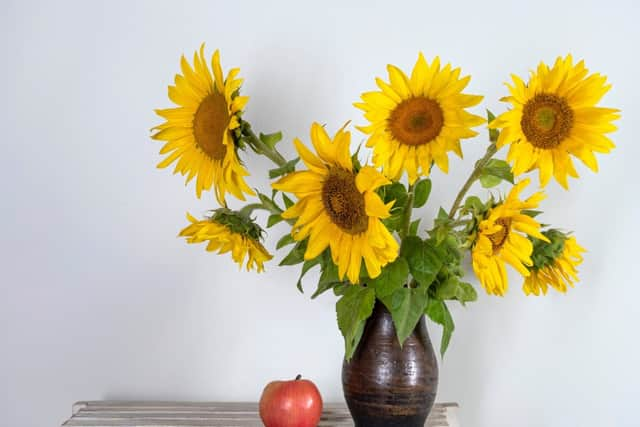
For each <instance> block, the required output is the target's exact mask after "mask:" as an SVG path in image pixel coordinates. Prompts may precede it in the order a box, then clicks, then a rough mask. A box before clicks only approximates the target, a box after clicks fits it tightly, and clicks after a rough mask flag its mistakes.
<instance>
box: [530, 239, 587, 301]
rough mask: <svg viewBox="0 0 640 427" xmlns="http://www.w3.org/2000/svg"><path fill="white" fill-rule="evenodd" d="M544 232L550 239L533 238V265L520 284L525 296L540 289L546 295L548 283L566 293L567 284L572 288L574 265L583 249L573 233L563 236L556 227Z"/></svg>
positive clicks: (575, 266) (537, 292)
mask: <svg viewBox="0 0 640 427" xmlns="http://www.w3.org/2000/svg"><path fill="white" fill-rule="evenodd" d="M544 234H545V235H546V236H547V237H548V238H549V240H550V241H551V242H550V243H544V242H541V241H535V240H534V250H533V252H534V255H533V260H534V265H533V267H532V268H531V269H530V270H531V274H530V275H529V277H527V278H525V281H524V284H523V286H522V289H523V291H524V293H525V294H527V295H531V294H534V295H540V291H542V294H544V295H546V294H547V289H548V287H549V286H551V287H553V288H554V289H555V290H557V291H559V292H562V293H566V292H567V289H568V286H571V287H573V284H574V283H575V282H577V281H578V270H577V266H578V265H580V264H581V263H582V253H583V252H585V251H586V250H585V249H584V248H583V247H582V246H580V245H579V244H578V242H577V240H576V238H575V237H573V236H565V235H564V234H562V233H560V232H558V231H556V230H550V231H549V232H545V233H544ZM567 285H568V286H567Z"/></svg>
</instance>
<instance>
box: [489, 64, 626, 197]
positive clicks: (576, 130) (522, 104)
mask: <svg viewBox="0 0 640 427" xmlns="http://www.w3.org/2000/svg"><path fill="white" fill-rule="evenodd" d="M587 74H588V70H587V69H586V68H585V66H584V61H580V62H579V63H577V64H575V65H573V59H572V57H571V55H567V56H566V57H565V58H564V59H563V58H561V57H558V58H557V59H556V62H555V64H554V65H553V67H551V68H549V67H548V66H547V65H546V64H544V63H542V62H541V63H540V65H538V69H537V72H532V73H531V76H530V78H529V82H528V83H526V84H525V83H524V81H523V80H522V79H521V78H520V77H518V76H515V75H512V77H511V78H512V79H513V85H509V84H507V87H508V88H509V92H510V96H508V97H506V98H504V100H505V101H507V102H509V103H511V106H512V107H513V108H512V109H511V110H510V111H507V112H505V113H502V114H501V115H500V116H498V117H497V118H496V119H495V120H493V121H492V122H491V123H490V124H489V127H490V128H492V129H500V130H501V132H500V136H499V138H498V142H497V146H498V148H500V147H502V146H504V145H506V144H511V145H510V147H509V154H508V156H507V160H509V162H510V163H512V165H513V173H514V174H515V175H520V174H522V173H524V172H528V171H529V170H532V169H536V168H537V169H538V172H539V179H540V184H541V185H542V186H545V185H546V184H547V183H548V182H549V179H550V178H551V175H553V176H554V177H555V179H556V181H558V183H559V184H560V185H562V186H563V187H564V188H565V189H568V188H569V185H568V182H567V176H572V177H574V178H577V177H578V173H577V172H576V170H575V167H574V165H573V161H572V158H571V155H573V156H575V157H577V158H578V159H580V160H581V161H582V162H583V163H584V164H585V165H586V166H587V167H588V168H590V169H591V170H593V171H594V172H597V171H598V162H597V161H596V158H595V156H594V154H593V153H594V152H598V153H608V152H610V151H611V150H612V149H613V148H614V147H615V146H614V144H613V142H611V140H610V139H609V138H608V137H607V136H606V134H607V133H610V132H613V131H614V130H616V127H615V126H614V125H613V124H612V122H613V121H614V120H616V119H619V118H620V114H618V113H619V110H616V109H613V108H602V107H597V106H596V104H597V103H598V102H599V101H600V99H601V98H602V97H603V96H604V94H605V93H607V92H608V91H609V89H610V88H611V85H610V84H607V83H606V81H607V78H606V77H605V76H602V75H600V74H597V73H596V74H591V75H587Z"/></svg>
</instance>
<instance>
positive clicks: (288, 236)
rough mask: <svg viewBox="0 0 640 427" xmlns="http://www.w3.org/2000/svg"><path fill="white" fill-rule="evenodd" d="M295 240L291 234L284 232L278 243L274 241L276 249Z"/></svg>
mask: <svg viewBox="0 0 640 427" xmlns="http://www.w3.org/2000/svg"><path fill="white" fill-rule="evenodd" d="M295 242H296V241H295V240H294V238H293V237H292V236H291V234H285V235H284V236H282V237H281V238H280V240H278V243H276V249H280V248H283V247H285V246H287V245H291V244H292V243H295Z"/></svg>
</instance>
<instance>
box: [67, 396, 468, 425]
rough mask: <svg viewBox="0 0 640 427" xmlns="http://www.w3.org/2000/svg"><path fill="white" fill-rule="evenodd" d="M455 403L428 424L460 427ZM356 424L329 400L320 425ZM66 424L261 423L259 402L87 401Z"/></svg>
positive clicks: (441, 408) (440, 407) (341, 405)
mask: <svg viewBox="0 0 640 427" xmlns="http://www.w3.org/2000/svg"><path fill="white" fill-rule="evenodd" d="M457 409H458V405H457V404H456V403H439V404H436V405H435V406H434V408H433V410H432V411H431V414H430V415H429V418H428V419H427V423H426V424H425V427H459V424H458V421H457V416H456V415H457ZM348 426H349V427H350V426H353V422H352V420H351V416H350V415H349V411H348V409H347V407H346V405H345V404H344V403H326V404H325V405H324V411H323V414H322V418H321V420H320V424H319V427H348ZM63 427H262V422H261V421H260V417H259V415H258V404H257V403H256V402H145V401H85V402H77V403H75V404H74V405H73V416H72V417H71V418H70V419H69V420H68V421H66V422H65V423H64V424H63Z"/></svg>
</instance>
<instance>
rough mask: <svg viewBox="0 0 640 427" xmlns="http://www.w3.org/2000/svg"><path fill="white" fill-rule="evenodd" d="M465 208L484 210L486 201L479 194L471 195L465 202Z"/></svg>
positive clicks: (477, 210)
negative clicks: (483, 201)
mask: <svg viewBox="0 0 640 427" xmlns="http://www.w3.org/2000/svg"><path fill="white" fill-rule="evenodd" d="M464 208H465V209H467V210H470V211H476V212H482V211H484V203H482V200H480V198H479V197H477V196H469V197H467V200H465V202H464Z"/></svg>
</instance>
